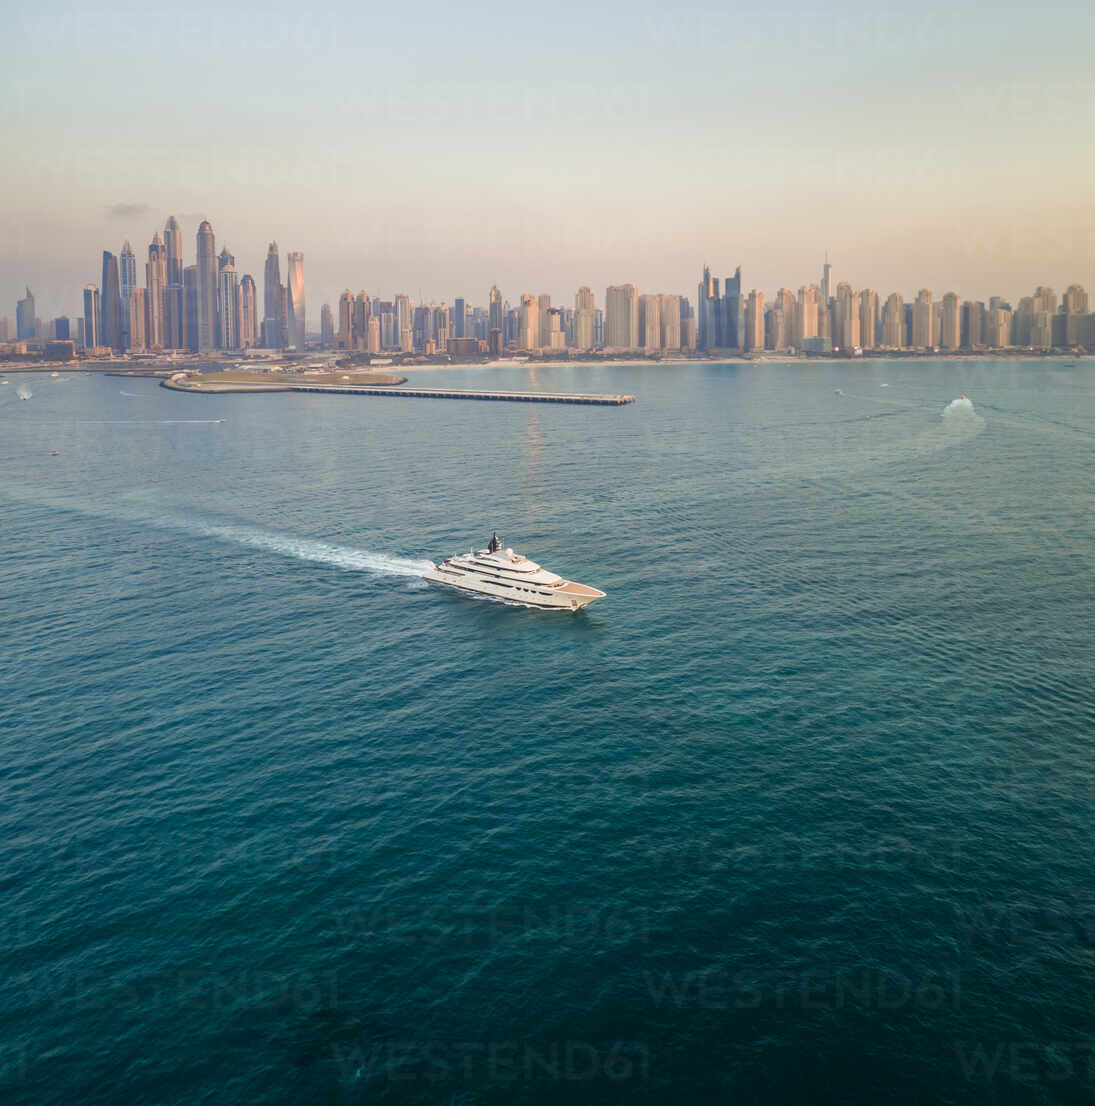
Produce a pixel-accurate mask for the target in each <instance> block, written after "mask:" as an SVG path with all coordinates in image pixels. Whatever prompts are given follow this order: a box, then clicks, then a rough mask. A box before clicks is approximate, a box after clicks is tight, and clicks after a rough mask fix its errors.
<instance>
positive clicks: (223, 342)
mask: <svg viewBox="0 0 1095 1106" xmlns="http://www.w3.org/2000/svg"><path fill="white" fill-rule="evenodd" d="M239 327H240V324H239V283H238V278H237V277H236V266H235V265H234V264H233V263H232V261H231V260H230V259H229V260H226V261H225V263H224V264H223V265H220V266H219V268H218V272H217V348H218V349H239V346H240V329H239Z"/></svg>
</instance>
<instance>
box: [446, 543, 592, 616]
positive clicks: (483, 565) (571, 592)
mask: <svg viewBox="0 0 1095 1106" xmlns="http://www.w3.org/2000/svg"><path fill="white" fill-rule="evenodd" d="M424 578H425V579H427V580H433V581H435V582H436V583H438V584H448V585H449V586H450V587H454V588H462V589H463V590H464V591H476V592H479V593H480V594H482V595H490V596H493V597H494V598H495V599H504V600H505V601H506V602H509V603H521V604H523V605H525V606H527V607H544V608H549V609H554V610H566V611H574V610H578V609H579V608H580V607H584V606H586V605H587V604H589V603H592V602H593V601H594V600H595V599H603V598H604V594H605V593H604V592H603V591H598V590H597V589H596V588H591V587H587V586H586V585H585V584H576V583H574V581H573V580H564V579H563V578H562V576H556V575H555V573H554V572H548V571H547V570H546V569H543V568H541V567H540V566H539V565H538V564H537V563H536V562H535V561H530V560H529V559H528V557H525V556H522V555H521V554H520V553H514V551H513V550H512V549H509V548H508V547H504V546H503V543H502V540H501V538H499V537H498V535H497V534H494V535H492V537H491V540H490V542H489V543H488V545H487V548H486V549H480V550H479V551H478V552H476V551H475V550H470V551H469V552H467V553H458V554H456V555H454V556H452V557H446V558H445V559H444V560H443V561H441V563H440V564H436V565H434V566H433V568H432V569H431V570H430V571H429V572H427V573H425V577H424Z"/></svg>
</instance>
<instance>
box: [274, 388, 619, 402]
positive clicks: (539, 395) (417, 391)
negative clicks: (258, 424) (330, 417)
mask: <svg viewBox="0 0 1095 1106" xmlns="http://www.w3.org/2000/svg"><path fill="white" fill-rule="evenodd" d="M290 390H291V391H294V392H336V393H340V394H346V395H366V396H404V397H407V398H411V399H479V400H493V401H496V402H497V401H501V402H503V403H585V404H596V405H598V406H602V407H605V406H607V407H622V406H623V405H624V404H625V403H634V402H635V397H634V396H624V395H596V394H592V395H591V394H583V393H581V392H486V391H478V390H472V389H466V388H403V387H396V388H390V387H381V388H375V387H373V388H370V387H368V386H358V387H355V386H354V385H352V384H292V385H290Z"/></svg>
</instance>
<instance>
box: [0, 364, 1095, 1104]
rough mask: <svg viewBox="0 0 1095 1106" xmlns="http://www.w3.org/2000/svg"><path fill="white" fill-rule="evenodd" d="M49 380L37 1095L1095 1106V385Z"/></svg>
mask: <svg viewBox="0 0 1095 1106" xmlns="http://www.w3.org/2000/svg"><path fill="white" fill-rule="evenodd" d="M9 380H11V383H10V384H9V385H5V386H0V459H2V463H3V472H4V479H3V481H2V482H0V521H2V527H3V529H2V534H3V539H2V541H3V559H2V561H0V686H2V687H3V696H2V698H0V846H2V852H0V855H2V856H3V864H2V866H0V921H2V924H3V932H4V933H5V935H6V939H5V940H4V942H3V944H2V945H0V957H2V963H3V973H2V976H0V1093H2V1100H3V1101H4V1102H5V1103H82V1104H83V1103H90V1104H94V1103H126V1104H129V1106H133V1104H138V1103H187V1104H189V1103H197V1102H216V1103H218V1104H236V1103H239V1104H244V1103H246V1104H256V1103H347V1104H357V1103H367V1102H368V1103H372V1102H385V1103H398V1104H403V1103H461V1104H463V1103H489V1104H495V1103H499V1104H500V1103H537V1104H539V1103H554V1102H564V1101H566V1102H570V1101H574V1102H582V1103H598V1104H599V1103H616V1102H649V1103H669V1102H681V1103H693V1102H696V1103H701V1102H702V1103H714V1102H720V1103H721V1102H727V1103H730V1102H733V1103H797V1104H802V1103H808V1102H834V1101H839V1102H844V1103H860V1102H862V1103H878V1102H882V1101H894V1102H924V1101H937V1102H950V1103H974V1102H986V1103H1004V1102H1008V1103H1010V1102H1039V1103H1043V1102H1057V1101H1060V1102H1081V1101H1084V1102H1087V1101H1090V1100H1091V1098H1092V1096H1093V1094H1095V1004H1093V998H1092V996H1093V983H1095V841H1093V827H1095V740H1093V738H1095V692H1093V687H1095V588H1093V575H1092V572H1093V568H1095V541H1093V536H1092V525H1091V517H1092V516H1091V501H1092V500H1091V489H1092V472H1093V463H1095V370H1093V368H1092V364H1091V363H1087V362H1081V363H1080V364H1079V365H1077V366H1067V365H1064V364H1062V363H1061V362H1047V363H1037V362H1027V363H977V362H939V363H927V362H925V363H910V362H905V363H877V362H868V363H858V364H840V363H829V364H806V365H775V364H772V365H764V366H755V365H753V366H750V365H733V366H731V365H710V366H707V365H705V366H690V367H681V368H669V367H634V366H633V367H628V368H612V367H598V368H580V367H560V368H539V369H536V370H532V371H526V370H517V369H509V370H487V371H463V372H460V371H452V372H447V371H446V372H437V373H426V374H422V375H421V378H420V379H416V382H420V383H423V384H429V385H434V384H436V385H438V386H441V385H455V386H472V387H475V386H482V387H503V388H506V387H508V388H524V387H532V388H542V389H545V390H587V391H599V392H635V393H637V394H638V396H639V402H638V403H637V404H635V405H634V406H631V407H626V408H620V409H600V408H583V407H563V406H558V407H557V406H548V405H528V406H526V405H520V404H467V403H454V402H444V401H424V400H404V401H395V400H383V399H374V400H368V399H350V398H338V399H335V398H332V397H324V396H303V395H301V396H296V395H294V396H288V395H261V396H223V397H214V396H188V395H180V394H176V393H170V392H167V391H165V390H163V389H160V388H158V387H157V386H156V384H155V382H154V381H142V380H119V379H115V378H109V377H90V378H84V377H77V376H72V375H66V376H61V377H59V378H57V379H51V378H49V377H47V376H33V377H23V376H11V377H9ZM883 385H886V387H883ZM18 386H29V388H30V390H31V391H32V393H33V394H32V397H31V399H30V400H29V401H27V402H22V401H20V400H19V399H18V398H17V396H16V394H15V390H16V388H17V387H18ZM837 389H839V390H840V392H842V393H843V394H838V392H837ZM963 394H966V395H968V396H969V397H970V399H971V401H972V404H973V409H972V411H971V410H969V409H962V407H963V405H959V408H957V409H954V410H953V411H952V413H949V414H947V415H946V416H944V415H943V412H944V410H945V409H946V408H947V407H948V404H950V403H951V401H953V400H954V399H956V398H957V397H959V396H961V395H963ZM220 418H224V419H225V420H226V421H225V422H224V423H217V422H216V421H215V420H217V419H220ZM53 450H57V451H59V456H57V457H53V456H51V455H50V454H51V451H53ZM492 529H497V530H498V531H499V532H500V533H502V534H503V535H504V536H505V538H506V539H507V541H508V542H510V543H511V544H513V545H514V546H515V547H517V548H518V549H521V550H523V551H525V552H527V553H529V554H530V555H531V556H533V557H534V558H535V559H537V560H539V561H541V562H542V563H543V564H544V565H545V566H547V567H548V568H550V569H553V570H556V571H559V572H561V573H563V574H564V575H566V576H569V577H571V578H573V579H576V580H579V581H581V582H583V583H589V584H592V585H594V586H596V587H599V588H602V589H603V590H605V591H606V592H607V593H608V595H607V598H606V599H604V600H602V601H601V602H599V603H597V604H595V605H594V606H592V607H591V608H589V610H588V611H585V612H582V613H581V614H578V615H562V614H552V613H545V612H537V611H530V610H525V609H522V608H515V607H510V606H506V605H503V604H500V603H495V602H489V601H486V600H480V599H475V598H469V597H466V596H463V595H460V594H457V593H454V592H451V591H447V590H444V589H440V588H437V587H435V586H433V585H429V584H427V583H425V582H424V581H422V580H421V579H420V578H419V575H418V574H419V573H420V571H421V569H422V567H423V566H424V561H425V560H427V559H431V558H433V559H436V558H438V557H440V556H442V555H447V554H450V553H453V552H456V551H459V550H462V549H466V548H467V547H469V546H470V545H471V544H472V543H473V542H474V543H476V544H480V543H482V542H484V541H485V540H486V538H487V537H488V536H489V534H490V531H491V530H492Z"/></svg>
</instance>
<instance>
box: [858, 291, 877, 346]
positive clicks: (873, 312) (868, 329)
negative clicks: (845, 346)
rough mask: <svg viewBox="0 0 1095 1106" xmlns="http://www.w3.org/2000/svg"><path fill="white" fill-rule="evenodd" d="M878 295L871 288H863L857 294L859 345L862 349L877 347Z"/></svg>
mask: <svg viewBox="0 0 1095 1106" xmlns="http://www.w3.org/2000/svg"><path fill="white" fill-rule="evenodd" d="M880 321H881V320H880V318H879V301H878V293H877V292H876V291H875V290H874V289H873V288H864V289H862V290H861V291H860V293H859V344H860V345H861V346H862V347H863V348H864V349H874V348H875V347H876V346H877V345H878V331H879V325H880Z"/></svg>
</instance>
